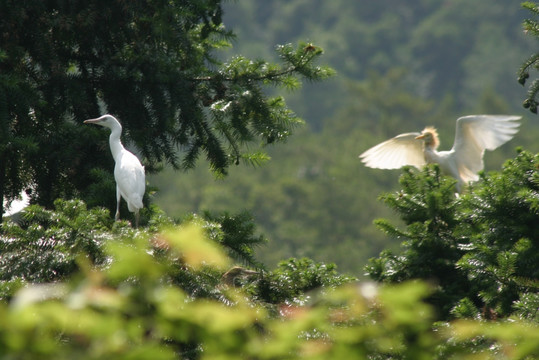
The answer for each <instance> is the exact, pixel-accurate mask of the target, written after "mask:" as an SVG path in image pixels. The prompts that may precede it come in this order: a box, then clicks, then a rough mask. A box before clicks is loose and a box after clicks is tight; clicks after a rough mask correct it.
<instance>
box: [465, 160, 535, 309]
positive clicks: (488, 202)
mask: <svg viewBox="0 0 539 360" xmlns="http://www.w3.org/2000/svg"><path fill="white" fill-rule="evenodd" d="M538 169H539V154H536V155H535V156H534V155H532V154H531V153H529V152H527V151H523V150H519V152H518V155H517V156H516V158H515V159H512V160H509V161H507V162H506V163H505V164H504V166H503V169H502V171H501V172H499V173H498V172H493V173H491V174H490V175H489V176H485V177H484V178H483V181H482V182H481V183H480V184H478V185H477V187H476V188H475V189H474V191H473V192H472V193H471V194H470V195H471V196H469V197H466V198H465V202H464V204H463V205H464V209H465V211H466V216H465V220H464V221H463V222H462V225H463V226H464V227H466V229H465V231H466V232H467V233H469V234H470V236H469V240H470V242H469V244H467V245H466V247H465V255H464V256H463V257H462V259H461V260H459V262H458V266H459V267H460V268H461V269H463V270H465V271H466V273H467V275H468V277H469V279H470V281H471V282H473V283H474V284H475V286H476V288H477V289H478V294H479V296H480V298H481V301H482V304H481V309H480V310H481V315H482V316H484V317H507V316H509V315H511V314H513V312H515V310H516V308H515V302H519V305H518V306H517V308H519V310H518V311H519V312H523V313H526V311H528V312H529V311H530V309H529V308H528V310H525V306H524V307H523V305H524V304H525V303H532V310H531V311H532V313H534V312H535V313H536V312H537V308H536V307H535V308H533V301H532V298H533V297H535V298H537V290H539V268H538V267H537V263H538V262H539V251H538V250H537V249H538V246H539V172H538ZM535 301H537V300H535ZM527 316H528V315H526V317H527Z"/></svg>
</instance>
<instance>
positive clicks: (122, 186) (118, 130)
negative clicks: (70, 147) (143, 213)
mask: <svg viewBox="0 0 539 360" xmlns="http://www.w3.org/2000/svg"><path fill="white" fill-rule="evenodd" d="M84 123H85V124H97V125H101V126H104V127H108V128H109V129H110V130H111V133H110V137H109V144H110V152H111V153H112V157H113V158H114V162H115V163H116V165H115V166H114V179H115V180H116V200H117V205H116V216H115V219H116V221H118V220H119V219H120V200H121V198H122V197H123V198H124V200H125V201H126V202H127V208H128V209H129V211H131V212H133V213H135V226H138V221H139V211H140V209H142V206H143V205H142V197H143V196H144V191H145V189H146V180H145V175H144V166H142V164H141V163H140V161H139V159H138V158H137V157H136V156H135V155H134V154H133V153H131V152H129V151H127V150H126V149H125V148H124V147H123V145H122V143H121V141H120V135H121V134H122V125H120V122H119V121H118V120H116V118H115V117H114V116H112V115H103V116H101V117H98V118H97V119H89V120H84Z"/></svg>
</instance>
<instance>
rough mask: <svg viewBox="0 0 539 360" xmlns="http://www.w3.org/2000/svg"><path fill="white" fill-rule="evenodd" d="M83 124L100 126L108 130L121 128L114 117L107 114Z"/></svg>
mask: <svg viewBox="0 0 539 360" xmlns="http://www.w3.org/2000/svg"><path fill="white" fill-rule="evenodd" d="M84 123H85V124H96V125H101V126H104V127H108V128H109V129H113V128H115V127H120V129H121V128H122V126H121V125H120V122H119V121H118V120H116V118H115V117H114V116H112V115H108V114H107V115H103V116H100V117H98V118H97V119H88V120H84Z"/></svg>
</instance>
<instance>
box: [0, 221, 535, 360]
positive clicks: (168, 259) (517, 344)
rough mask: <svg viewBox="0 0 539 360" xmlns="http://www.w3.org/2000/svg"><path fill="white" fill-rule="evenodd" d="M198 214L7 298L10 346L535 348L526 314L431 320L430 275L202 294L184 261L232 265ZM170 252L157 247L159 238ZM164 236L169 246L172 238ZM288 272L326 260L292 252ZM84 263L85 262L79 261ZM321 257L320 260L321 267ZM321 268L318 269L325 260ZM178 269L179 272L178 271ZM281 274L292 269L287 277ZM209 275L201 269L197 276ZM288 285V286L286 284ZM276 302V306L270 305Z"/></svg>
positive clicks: (389, 351)
mask: <svg viewBox="0 0 539 360" xmlns="http://www.w3.org/2000/svg"><path fill="white" fill-rule="evenodd" d="M204 233H205V231H204V230H203V229H202V228H201V227H200V226H198V225H191V226H183V227H181V228H175V229H169V230H166V231H164V232H159V233H156V234H154V235H150V236H148V235H149V234H148V233H139V234H136V235H135V237H133V238H131V239H128V238H123V239H120V238H114V239H107V240H105V246H104V247H103V249H104V255H105V257H106V258H107V259H109V261H108V264H107V265H106V266H101V267H94V266H88V264H87V263H86V265H82V266H80V272H77V274H76V276H74V277H71V278H70V279H64V281H60V282H55V283H48V284H27V285H26V286H25V287H24V288H23V289H21V290H20V291H18V292H16V293H15V294H14V296H13V298H12V299H11V300H10V301H9V303H6V302H5V301H3V302H1V303H0V314H1V315H2V321H1V322H0V356H2V357H6V358H21V359H50V358H54V359H73V358H77V359H147V358H152V359H215V358H219V359H237V358H238V357H240V358H250V359H261V360H262V359H268V360H269V359H274V360H276V359H313V360H314V359H328V358H332V359H333V358H346V359H365V358H372V359H388V358H391V359H447V358H459V359H473V358H477V356H478V354H479V355H481V356H483V357H485V358H506V359H524V358H533V357H534V356H535V355H536V354H537V352H538V351H539V345H538V344H539V342H538V338H539V327H538V326H537V324H536V323H532V322H527V321H523V320H515V321H512V322H496V323H485V322H482V321H471V320H467V321H464V320H459V321H456V322H451V323H439V324H436V325H434V324H433V319H434V315H433V309H432V307H431V306H430V305H428V304H427V303H425V301H424V299H425V298H426V297H428V296H429V294H430V293H431V291H432V290H431V289H430V287H429V286H428V285H426V284H424V283H420V282H403V283H401V284H398V285H391V286H376V285H374V284H371V283H348V284H343V285H341V286H337V287H332V288H327V289H325V291H322V292H317V293H311V296H309V298H306V299H305V300H306V301H304V302H303V304H301V303H299V302H293V303H286V302H285V303H281V304H279V306H278V307H277V308H275V307H272V308H273V309H276V310H277V311H268V308H267V307H266V305H264V304H263V303H260V302H257V301H255V302H253V301H252V294H250V293H248V292H245V291H243V290H242V289H241V288H234V287H226V286H223V285H222V284H217V286H213V291H214V292H215V293H219V294H220V297H219V298H211V297H210V298H208V297H198V296H193V294H190V293H189V292H186V290H185V289H183V288H182V287H179V286H177V285H176V283H175V282H174V280H173V279H174V275H175V273H176V269H177V266H178V262H180V263H181V264H182V266H183V267H185V268H189V269H199V270H200V269H202V268H207V269H209V268H211V271H213V272H216V273H222V272H223V271H224V270H225V269H226V267H227V266H228V264H230V259H229V258H227V256H226V255H225V253H224V251H222V248H221V246H220V245H218V244H216V243H215V242H214V241H211V240H209V239H208V238H207V237H205V236H204ZM156 240H160V248H161V250H163V251H166V252H167V255H166V256H164V254H156V253H155V250H156V248H155V243H154V242H155V241H156ZM165 248H166V250H165ZM289 263H290V264H294V265H292V266H286V267H287V268H288V269H287V270H285V271H282V272H280V275H279V276H284V274H285V273H286V272H289V271H291V272H290V274H295V273H296V271H297V270H299V269H300V268H303V269H308V268H312V269H314V268H319V270H322V271H321V274H322V277H324V276H325V275H324V274H326V275H330V278H333V280H331V279H330V281H329V283H333V284H334V285H337V284H338V283H340V282H341V281H342V279H340V280H339V279H338V277H335V276H334V275H335V274H331V273H332V271H331V269H330V268H327V270H328V271H326V270H324V269H323V268H320V267H319V266H318V265H315V264H313V263H309V262H308V261H307V262H305V261H303V260H301V261H290V262H289ZM81 264H84V263H83V262H81ZM313 265H314V267H313ZM316 271H318V270H316ZM171 279H172V281H171ZM281 279H282V280H283V281H289V279H285V278H284V277H282V278H281ZM199 280H200V279H199ZM285 288H286V286H285ZM272 308H270V309H272Z"/></svg>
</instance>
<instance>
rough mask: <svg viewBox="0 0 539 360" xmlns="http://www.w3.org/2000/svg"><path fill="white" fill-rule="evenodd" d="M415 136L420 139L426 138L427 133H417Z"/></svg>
mask: <svg viewBox="0 0 539 360" xmlns="http://www.w3.org/2000/svg"><path fill="white" fill-rule="evenodd" d="M415 138H416V139H418V140H419V139H424V138H425V134H421V135H417V136H416V137H415Z"/></svg>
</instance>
